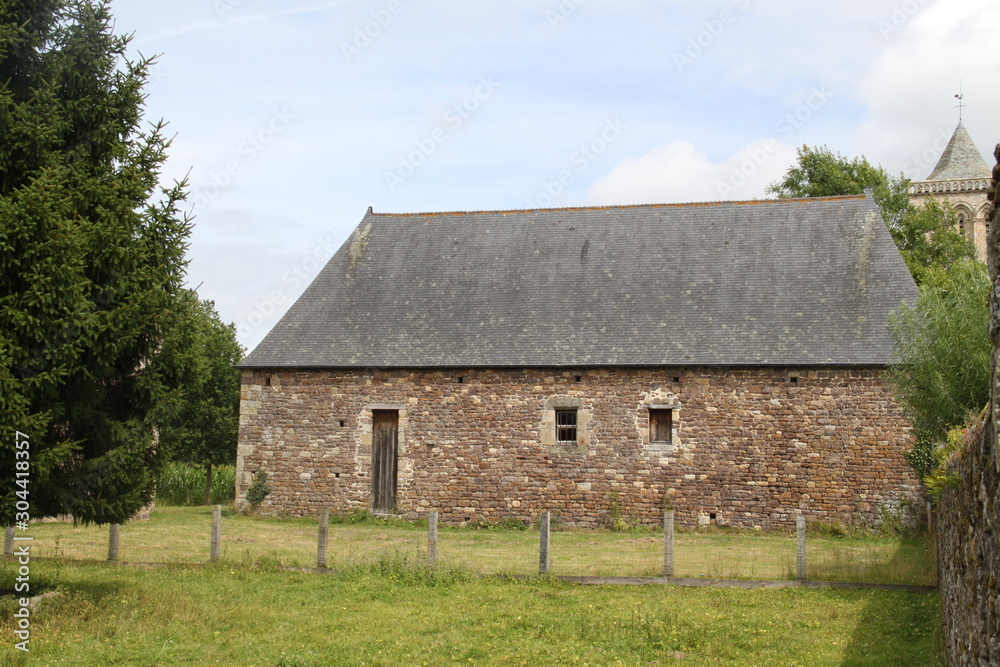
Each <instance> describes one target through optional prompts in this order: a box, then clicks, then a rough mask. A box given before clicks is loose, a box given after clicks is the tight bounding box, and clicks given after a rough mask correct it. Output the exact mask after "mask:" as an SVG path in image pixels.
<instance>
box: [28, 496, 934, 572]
mask: <svg viewBox="0 0 1000 667" xmlns="http://www.w3.org/2000/svg"><path fill="white" fill-rule="evenodd" d="M210 527H211V508H209V507H158V508H157V510H156V511H155V512H154V513H153V516H152V518H151V519H150V520H149V521H140V522H132V523H129V524H127V525H125V526H124V527H123V528H122V535H121V544H120V551H119V559H120V560H122V561H125V562H145V563H204V562H207V561H208V560H209V550H210ZM30 530H31V534H32V536H33V537H34V538H35V542H34V545H35V547H34V548H35V553H36V555H38V556H43V557H60V558H71V559H83V560H103V559H105V558H107V543H108V529H107V527H82V526H76V527H74V526H73V525H72V524H67V523H55V522H45V523H35V524H32V526H31V529H30ZM316 534H317V521H316V519H268V518H258V517H251V516H244V515H241V514H239V513H237V512H234V511H233V510H231V509H229V510H224V512H223V525H222V558H223V560H229V561H233V560H236V561H239V560H261V559H265V560H272V561H274V562H276V563H280V564H282V565H289V566H314V565H315V564H316ZM929 544H930V542H929V541H928V540H926V539H920V538H898V537H897V538H890V537H878V536H870V535H864V534H857V535H846V536H810V537H809V539H808V542H807V563H808V578H810V579H813V580H830V581H858V582H869V583H905V584H924V585H933V584H935V583H936V578H935V566H934V558H933V554H932V553H931V552H930V551H929ZM426 548H427V537H426V524H424V523H421V522H418V523H414V524H411V523H407V522H404V521H398V520H378V519H372V518H370V517H365V516H363V515H360V514H356V515H348V516H346V517H339V518H338V519H337V520H336V521H334V522H332V523H331V526H330V537H329V561H328V562H329V565H330V566H331V567H343V566H347V565H352V564H357V563H364V562H369V561H372V560H375V559H379V558H384V557H395V556H399V555H402V556H405V557H409V558H415V559H417V560H419V559H422V558H424V557H425V554H426ZM795 554H796V546H795V540H794V538H793V537H791V536H788V535H781V534H771V533H763V534H755V533H752V532H739V531H722V530H713V531H706V532H679V533H677V534H676V536H675V554H674V560H675V569H674V574H675V575H676V576H679V577H711V578H720V579H792V578H794V577H795ZM438 555H439V563H440V564H442V565H444V566H448V567H461V568H464V569H467V570H469V571H472V572H476V573H480V574H501V573H504V574H533V573H537V571H538V531H537V529H534V530H515V529H485V530H476V529H469V528H451V527H442V528H441V529H440V533H439V540H438ZM551 561H552V567H551V572H552V573H553V574H557V575H559V574H566V575H591V576H658V575H660V574H661V573H662V562H663V540H662V535H661V534H659V533H657V532H644V531H633V532H624V533H623V532H612V531H601V530H599V531H568V530H566V531H556V532H554V533H552V542H551Z"/></svg>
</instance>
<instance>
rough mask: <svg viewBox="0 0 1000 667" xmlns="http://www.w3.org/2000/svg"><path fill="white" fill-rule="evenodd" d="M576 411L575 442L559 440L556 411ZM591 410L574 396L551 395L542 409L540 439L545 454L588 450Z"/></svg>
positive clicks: (580, 452)
mask: <svg viewBox="0 0 1000 667" xmlns="http://www.w3.org/2000/svg"><path fill="white" fill-rule="evenodd" d="M557 410H559V411H564V410H567V411H568V410H574V411H576V442H575V443H574V442H559V441H558V439H557V438H558V435H557V429H556V411H557ZM590 420H591V411H590V410H589V409H587V408H585V407H584V405H583V401H582V400H581V399H580V398H578V397H576V396H551V397H549V399H548V400H546V401H545V406H544V410H543V411H542V426H541V441H542V448H543V449H544V450H545V452H546V453H547V454H586V453H587V452H589V451H590V438H591V434H590V428H589V425H590Z"/></svg>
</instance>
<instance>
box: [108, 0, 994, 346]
mask: <svg viewBox="0 0 1000 667" xmlns="http://www.w3.org/2000/svg"><path fill="white" fill-rule="evenodd" d="M111 10H112V14H113V16H114V18H115V32H116V33H118V34H132V35H133V37H132V42H131V44H130V47H129V49H130V54H131V57H132V58H139V57H141V56H156V60H155V63H154V64H153V66H152V69H151V71H150V77H149V81H148V83H147V86H146V92H147V93H148V97H147V100H146V116H145V118H146V120H147V121H149V122H155V121H158V120H161V119H162V120H164V121H166V122H167V130H168V134H170V135H172V136H173V142H172V144H171V146H170V148H169V159H168V160H167V163H166V164H165V166H164V169H163V174H162V179H163V182H164V183H165V184H168V183H172V182H173V181H174V180H181V179H184V178H187V179H188V184H189V187H188V193H189V194H188V202H187V205H188V212H189V213H190V214H191V215H192V216H194V228H193V232H192V235H191V239H190V248H189V251H188V257H189V260H190V264H189V267H188V283H189V286H190V287H196V288H197V289H198V293H199V295H200V296H201V297H202V298H206V299H212V300H213V301H214V302H215V304H216V308H217V309H218V311H219V313H220V315H221V316H222V319H223V320H225V321H227V322H232V323H234V324H235V325H236V328H237V335H238V338H239V340H240V342H241V343H242V344H243V345H244V346H246V347H247V348H248V349H252V348H253V347H254V346H255V345H256V344H257V343H258V342H260V340H261V339H262V338H263V337H264V336H265V335H266V334H267V332H268V331H269V330H270V328H271V327H272V326H273V325H274V324H275V323H276V322H277V320H278V319H279V318H280V317H281V315H282V314H283V313H284V312H285V311H286V310H287V309H288V308H289V306H291V304H292V303H293V302H294V301H295V299H296V298H297V297H298V296H299V295H300V294H301V292H302V291H303V290H304V289H305V288H306V286H307V285H308V284H309V282H310V281H311V280H312V278H313V277H314V276H315V275H316V274H317V273H318V272H319V270H320V269H321V268H322V267H323V265H324V264H325V263H326V261H327V260H328V259H329V258H330V257H331V256H332V255H333V253H334V252H336V250H337V249H338V248H339V247H340V245H341V244H342V243H343V242H344V241H345V240H346V239H347V238H348V236H349V235H350V234H351V232H352V231H353V230H354V228H355V227H356V226H357V225H358V223H359V222H360V221H361V219H362V217H363V216H364V215H365V212H366V211H367V209H368V208H369V207H372V208H373V210H374V211H375V212H382V213H413V212H424V211H457V210H507V209H524V208H549V207H564V206H587V205H605V204H623V205H627V204H641V203H672V202H687V201H716V200H746V199H755V198H763V197H767V196H768V195H767V194H766V192H765V188H766V187H767V185H768V184H769V183H771V182H774V181H776V180H778V179H779V178H780V177H781V176H782V175H783V174H784V173H785V172H786V171H787V169H788V168H789V167H790V166H791V165H792V164H793V163H794V161H795V157H796V149H797V148H798V147H800V146H802V145H808V146H813V147H816V146H826V147H828V148H830V149H831V150H833V151H835V152H838V153H840V154H842V155H844V156H848V157H853V156H856V155H864V156H865V157H867V158H868V160H869V161H871V162H872V163H877V164H880V165H881V166H882V167H884V168H885V169H887V170H888V171H889V172H890V173H892V174H894V175H898V174H903V175H905V176H906V177H908V178H911V179H922V178H926V177H927V176H928V175H929V173H930V171H931V169H932V168H933V167H934V164H935V163H936V162H937V159H938V157H940V155H941V151H942V150H943V149H944V147H945V145H946V144H947V141H948V139H949V138H950V136H951V134H952V132H953V131H954V129H955V127H956V125H957V123H958V120H959V109H958V108H957V107H956V105H957V104H958V103H959V100H958V99H956V98H955V95H956V94H958V93H959V91H961V93H962V94H963V99H962V104H963V105H964V108H963V109H962V110H961V111H962V121H963V123H964V125H965V127H966V129H968V131H969V133H970V134H971V136H972V138H973V141H974V142H975V143H976V145H977V146H978V147H979V149H980V152H981V153H983V156H984V159H986V160H987V164H989V165H992V164H993V162H994V160H993V158H992V152H993V147H994V146H995V145H996V144H997V142H1000V123H996V122H993V123H991V122H990V121H991V119H996V118H998V117H1000V115H998V112H1000V86H997V85H996V83H997V72H1000V1H997V0H840V1H839V2H836V3H833V2H822V3H817V2H806V1H804V0H795V1H792V0H706V1H702V2H690V1H689V2H680V1H679V0H535V1H529V0H502V1H501V0H464V1H463V0H412V1H408V0H374V1H368V0H343V1H328V2H322V1H317V0H282V1H280V2H278V1H277V0H170V2H149V0H113V2H112V5H111Z"/></svg>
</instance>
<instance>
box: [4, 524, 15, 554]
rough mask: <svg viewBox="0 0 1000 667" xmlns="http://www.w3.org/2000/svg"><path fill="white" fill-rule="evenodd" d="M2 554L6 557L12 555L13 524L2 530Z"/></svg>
mask: <svg viewBox="0 0 1000 667" xmlns="http://www.w3.org/2000/svg"><path fill="white" fill-rule="evenodd" d="M3 555H4V556H5V557H7V558H10V557H12V556H13V555H14V526H7V527H6V528H5V529H4V531H3Z"/></svg>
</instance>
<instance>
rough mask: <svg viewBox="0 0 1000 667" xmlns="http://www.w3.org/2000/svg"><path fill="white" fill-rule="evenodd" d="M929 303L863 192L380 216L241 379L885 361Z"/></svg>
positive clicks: (323, 275)
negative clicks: (258, 371)
mask: <svg viewBox="0 0 1000 667" xmlns="http://www.w3.org/2000/svg"><path fill="white" fill-rule="evenodd" d="M916 293H917V291H916V287H915V285H914V283H913V280H912V279H911V277H910V274H909V272H908V271H907V269H906V267H905V265H904V264H903V261H902V258H901V256H900V254H899V252H898V251H897V249H896V247H895V245H894V244H893V242H892V239H891V238H890V236H889V232H888V230H887V228H886V226H885V223H884V222H883V221H882V218H881V216H880V215H879V212H878V209H877V207H876V206H875V204H874V202H873V201H872V199H871V198H870V197H868V196H865V195H858V196H844V197H830V198H815V199H790V200H776V201H747V202H713V203H704V204H675V205H644V206H609V207H595V208H564V209H544V210H521V211H492V212H456V213H412V214H385V213H372V211H371V209H369V210H368V213H367V214H366V215H365V216H364V219H363V220H362V221H361V224H360V225H358V227H357V229H356V230H355V231H354V233H353V234H352V236H351V237H350V238H349V239H348V241H347V242H346V243H345V244H344V245H343V247H341V248H340V250H339V251H338V252H337V253H336V254H335V255H334V256H333V257H332V258H331V259H330V261H329V263H328V264H327V265H326V267H325V268H324V269H323V270H322V271H321V272H320V274H319V275H318V276H317V277H316V279H315V280H314V281H313V283H312V284H311V285H310V286H309V287H308V288H307V289H306V291H305V292H304V293H303V294H302V296H301V297H300V298H299V299H298V301H296V302H295V304H293V305H292V307H291V308H290V309H289V310H288V312H287V313H286V314H285V316H284V317H283V318H282V319H281V321H280V322H278V324H277V325H275V327H274V328H273V329H272V330H271V332H270V333H269V334H268V335H267V337H266V338H265V339H264V340H263V341H262V342H261V343H260V345H258V346H257V348H256V349H255V350H254V351H253V352H252V353H251V354H250V355H249V356H248V357H247V358H246V359H245V360H244V361H243V362H242V363H241V364H240V366H241V367H263V368H277V367H300V368H308V367H329V368H334V367H381V368H385V367H411V368H433V367H484V366H494V367H500V366H563V367H566V366H569V367H586V366H598V365H634V366H660V365H664V366H685V365H725V366H761V365H798V366H828V365H835V366H841V365H843V366H852V365H859V366H870V365H883V364H886V363H889V362H891V361H892V360H893V359H894V354H893V345H892V341H891V338H890V336H889V334H888V332H887V330H886V319H887V315H888V313H889V311H890V310H891V309H893V308H895V307H896V306H898V305H899V304H900V303H901V302H903V301H908V302H912V301H914V300H915V298H916Z"/></svg>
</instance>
